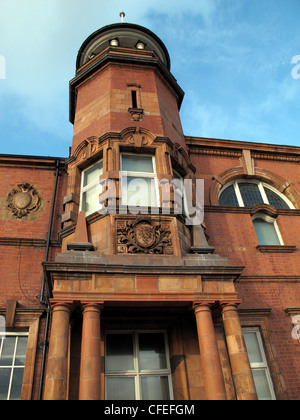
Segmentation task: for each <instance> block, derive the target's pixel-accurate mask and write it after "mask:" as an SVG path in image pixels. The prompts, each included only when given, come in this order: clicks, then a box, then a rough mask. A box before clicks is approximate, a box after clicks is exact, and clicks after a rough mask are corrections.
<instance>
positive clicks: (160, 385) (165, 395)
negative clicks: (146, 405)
mask: <svg viewBox="0 0 300 420" xmlns="http://www.w3.org/2000/svg"><path fill="white" fill-rule="evenodd" d="M141 383H142V399H143V400H169V399H170V395H169V384H168V377H167V376H143V377H142V378H141Z"/></svg>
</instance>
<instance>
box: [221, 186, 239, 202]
mask: <svg viewBox="0 0 300 420" xmlns="http://www.w3.org/2000/svg"><path fill="white" fill-rule="evenodd" d="M219 203H220V205H221V206H231V207H239V203H238V200H237V197H236V193H235V190H234V186H233V185H230V186H229V187H228V188H226V189H225V190H224V191H223V192H222V194H221V195H220V198H219Z"/></svg>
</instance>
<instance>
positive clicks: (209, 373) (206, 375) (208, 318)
mask: <svg viewBox="0 0 300 420" xmlns="http://www.w3.org/2000/svg"><path fill="white" fill-rule="evenodd" d="M210 307H211V304H209V303H203V304H195V305H194V310H195V314H196V321H197V331H198V340H199V347H200V356H201V365H202V372H203V381H204V387H205V393H206V398H207V400H226V391H225V384H224V378H223V372H222V367H221V361H220V356H219V350H218V346H217V339H216V333H215V328H214V324H213V319H212V313H211V309H210Z"/></svg>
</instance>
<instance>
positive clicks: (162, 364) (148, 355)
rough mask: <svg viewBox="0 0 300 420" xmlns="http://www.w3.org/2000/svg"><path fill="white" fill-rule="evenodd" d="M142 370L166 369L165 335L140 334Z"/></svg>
mask: <svg viewBox="0 0 300 420" xmlns="http://www.w3.org/2000/svg"><path fill="white" fill-rule="evenodd" d="M139 351H140V353H139V356H140V370H156V369H166V368H167V360H166V350H165V340H164V335H163V334H139Z"/></svg>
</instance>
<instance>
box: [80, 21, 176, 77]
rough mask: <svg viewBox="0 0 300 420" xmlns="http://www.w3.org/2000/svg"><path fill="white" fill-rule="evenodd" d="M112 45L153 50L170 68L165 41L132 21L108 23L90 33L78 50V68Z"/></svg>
mask: <svg viewBox="0 0 300 420" xmlns="http://www.w3.org/2000/svg"><path fill="white" fill-rule="evenodd" d="M110 46H120V47H125V48H136V49H140V50H143V49H144V50H150V51H153V52H154V53H155V54H156V55H157V57H158V58H159V59H160V60H161V62H162V63H163V64H164V65H165V66H166V67H167V69H168V70H170V67H171V64H170V56H169V53H168V50H167V48H166V46H165V45H164V43H163V42H162V41H161V40H160V39H159V38H158V36H156V35H155V34H154V33H153V32H151V31H150V30H149V29H147V28H144V27H143V26H140V25H135V24H132V23H115V24H112V25H107V26H104V27H103V28H101V29H99V30H97V31H96V32H94V33H93V34H92V35H90V36H89V37H88V38H87V39H86V40H85V41H84V43H83V44H82V46H81V48H80V50H79V52H78V56H77V60H76V70H78V69H79V68H80V67H82V66H83V65H84V64H86V63H87V62H88V61H89V60H90V59H91V58H93V57H94V56H96V55H98V54H99V53H100V52H101V51H103V50H105V49H106V48H108V47H110Z"/></svg>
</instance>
